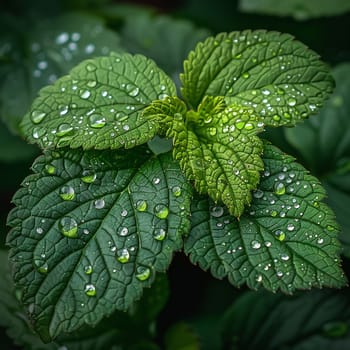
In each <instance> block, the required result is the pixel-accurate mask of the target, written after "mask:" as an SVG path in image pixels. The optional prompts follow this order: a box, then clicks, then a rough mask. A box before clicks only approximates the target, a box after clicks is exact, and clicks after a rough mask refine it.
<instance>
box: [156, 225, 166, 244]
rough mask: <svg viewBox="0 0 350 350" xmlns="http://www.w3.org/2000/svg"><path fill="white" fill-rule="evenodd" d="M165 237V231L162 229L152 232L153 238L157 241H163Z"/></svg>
mask: <svg viewBox="0 0 350 350" xmlns="http://www.w3.org/2000/svg"><path fill="white" fill-rule="evenodd" d="M165 236H166V231H165V230H164V229H163V228H156V229H155V230H154V231H153V238H154V239H156V240H157V241H163V240H164V238H165Z"/></svg>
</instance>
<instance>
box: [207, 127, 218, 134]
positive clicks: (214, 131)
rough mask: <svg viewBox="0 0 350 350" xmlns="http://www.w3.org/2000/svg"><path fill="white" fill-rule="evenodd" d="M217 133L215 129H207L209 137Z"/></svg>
mask: <svg viewBox="0 0 350 350" xmlns="http://www.w3.org/2000/svg"><path fill="white" fill-rule="evenodd" d="M216 133H217V129H216V128H214V127H211V128H209V135H210V136H215V135H216Z"/></svg>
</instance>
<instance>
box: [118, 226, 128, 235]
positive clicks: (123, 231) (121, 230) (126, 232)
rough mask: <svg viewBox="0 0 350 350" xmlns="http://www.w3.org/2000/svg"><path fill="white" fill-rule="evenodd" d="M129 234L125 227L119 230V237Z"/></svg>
mask: <svg viewBox="0 0 350 350" xmlns="http://www.w3.org/2000/svg"><path fill="white" fill-rule="evenodd" d="M128 233H129V229H128V228H127V227H121V228H120V230H119V235H120V236H126V235H127V234H128Z"/></svg>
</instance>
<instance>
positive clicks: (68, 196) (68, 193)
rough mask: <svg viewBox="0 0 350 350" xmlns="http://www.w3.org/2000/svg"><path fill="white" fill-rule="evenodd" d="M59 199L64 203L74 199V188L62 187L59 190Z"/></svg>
mask: <svg viewBox="0 0 350 350" xmlns="http://www.w3.org/2000/svg"><path fill="white" fill-rule="evenodd" d="M60 197H61V198H62V199H63V200H65V201H71V200H73V199H74V197H75V192H74V188H73V187H72V186H63V187H61V189H60Z"/></svg>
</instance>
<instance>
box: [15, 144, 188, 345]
mask: <svg viewBox="0 0 350 350" xmlns="http://www.w3.org/2000/svg"><path fill="white" fill-rule="evenodd" d="M144 152H145V150H144V149H143V148H141V149H140V148H138V149H135V150H132V151H124V154H123V155H120V154H118V153H116V152H115V151H114V152H111V151H103V152H101V151H100V152H96V151H88V152H83V151H82V150H69V151H68V150H66V149H63V150H61V151H53V152H52V153H47V154H46V155H45V156H42V157H40V158H38V160H37V161H36V162H35V163H34V166H33V168H34V171H35V174H33V175H31V176H29V177H28V178H27V179H26V180H25V181H24V187H23V188H21V189H20V190H19V191H18V192H17V194H16V195H15V197H14V203H15V205H16V207H15V208H14V209H13V211H12V212H11V213H10V215H9V220H8V224H9V225H10V226H12V227H13V229H12V230H11V232H10V233H9V235H8V243H9V245H10V246H11V247H12V249H11V260H12V262H13V265H14V279H15V282H16V283H17V284H18V285H20V286H23V287H24V294H23V302H24V304H25V305H27V306H28V311H29V314H30V317H31V319H32V322H33V325H34V328H35V329H36V331H37V332H38V333H39V334H40V336H41V337H42V338H43V339H44V340H46V341H48V340H50V339H52V338H55V337H57V336H58V335H59V334H61V333H63V332H72V331H74V330H76V329H78V328H80V327H81V326H82V325H83V324H84V323H87V324H89V325H93V326H94V325H96V324H97V323H98V322H99V321H100V320H101V318H102V317H104V316H107V315H110V314H111V313H112V312H113V311H115V310H126V309H127V308H129V307H130V306H131V305H132V304H133V303H134V302H135V300H137V299H138V298H140V296H141V294H142V289H143V288H144V287H145V286H150V284H151V283H152V281H153V280H154V276H155V273H156V272H162V271H165V270H166V268H167V267H168V265H169V263H170V261H171V258H172V254H173V252H174V251H176V250H178V249H180V248H181V247H182V237H181V236H182V235H183V234H184V233H187V231H188V229H189V220H188V214H189V205H190V204H189V200H190V192H191V188H190V186H189V185H188V184H187V182H186V178H185V177H184V175H182V172H181V170H180V168H179V167H178V165H177V163H176V162H174V161H172V159H171V156H170V155H169V154H163V155H160V156H159V157H154V158H149V155H146V156H143V158H142V157H140V156H141V155H142V154H143V153H144ZM147 159H148V160H147ZM58 276H59V278H58ZM62 310H65V312H62Z"/></svg>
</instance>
